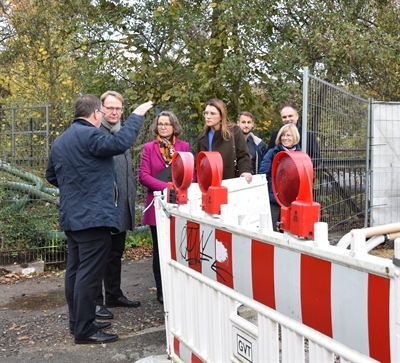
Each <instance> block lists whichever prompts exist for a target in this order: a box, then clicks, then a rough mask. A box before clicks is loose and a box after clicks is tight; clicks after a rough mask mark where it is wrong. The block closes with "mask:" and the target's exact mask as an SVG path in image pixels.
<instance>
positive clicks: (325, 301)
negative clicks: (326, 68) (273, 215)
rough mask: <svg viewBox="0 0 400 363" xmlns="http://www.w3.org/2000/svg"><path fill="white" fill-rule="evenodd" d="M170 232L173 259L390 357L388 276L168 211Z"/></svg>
mask: <svg viewBox="0 0 400 363" xmlns="http://www.w3.org/2000/svg"><path fill="white" fill-rule="evenodd" d="M170 235H171V238H170V243H171V258H172V259H173V260H175V261H177V262H179V263H181V264H183V265H185V266H187V267H190V268H192V269H193V270H195V271H197V272H199V273H202V274H203V275H205V276H207V277H209V278H211V279H212V280H214V281H218V282H219V283H221V284H223V285H225V286H228V287H230V288H232V289H234V290H235V291H237V292H240V293H242V294H243V295H245V296H247V297H250V298H252V299H254V300H256V301H258V302H260V303H262V304H264V305H266V306H268V307H270V308H272V309H274V310H276V311H279V312H280V313H282V314H284V315H286V316H288V317H290V318H292V319H294V320H296V321H298V322H301V323H303V324H305V325H307V326H309V327H311V328H314V329H315V330H317V331H319V332H321V333H323V334H325V335H327V336H328V337H331V338H333V339H335V340H337V341H339V342H341V343H343V344H346V345H348V346H349V347H352V348H353V349H355V350H357V351H359V352H361V353H363V354H365V355H368V356H370V357H372V358H374V359H376V360H378V361H381V362H390V360H391V359H390V331H391V328H392V331H393V329H394V319H390V311H391V310H392V311H394V310H395V308H396V306H394V301H392V304H393V306H391V298H390V296H391V283H392V284H393V279H392V280H391V279H390V278H389V277H383V276H378V275H376V274H373V273H368V272H364V271H360V270H357V269H351V268H349V267H347V266H344V265H342V264H339V263H334V262H332V261H328V260H325V259H321V258H317V257H313V256H311V255H308V254H304V253H301V252H298V251H292V250H289V249H286V248H281V247H278V246H275V245H273V244H269V243H266V242H264V241H257V240H254V239H251V238H249V237H244V236H241V235H237V234H233V233H231V232H228V231H226V230H222V229H218V228H213V227H211V226H209V225H206V224H199V223H195V222H192V221H188V220H185V219H181V218H179V217H171V219H170ZM392 290H393V286H392ZM392 300H393V299H392ZM390 322H392V327H391V324H390Z"/></svg>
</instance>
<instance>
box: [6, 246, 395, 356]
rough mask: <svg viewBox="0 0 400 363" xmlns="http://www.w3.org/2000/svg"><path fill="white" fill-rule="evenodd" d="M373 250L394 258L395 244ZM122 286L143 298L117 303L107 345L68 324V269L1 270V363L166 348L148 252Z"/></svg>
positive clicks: (126, 264)
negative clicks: (76, 333)
mask: <svg viewBox="0 0 400 363" xmlns="http://www.w3.org/2000/svg"><path fill="white" fill-rule="evenodd" d="M371 254H374V255H378V256H380V257H384V258H389V259H391V258H392V256H393V246H392V245H389V246H388V245H384V246H381V247H378V248H376V249H374V250H373V251H371ZM128 258H131V259H129V260H125V261H123V267H122V277H123V280H122V286H121V287H122V290H123V291H124V293H125V295H126V296H127V297H128V298H130V299H135V300H140V301H141V302H142V306H141V307H140V308H136V309H129V308H121V307H118V308H114V309H110V310H111V311H112V312H113V313H114V319H113V320H110V322H111V323H112V327H111V329H109V330H107V331H108V332H112V333H118V335H119V337H120V339H119V340H118V341H117V342H115V343H111V344H107V345H91V346H88V345H76V344H75V343H74V341H73V336H72V335H71V334H70V332H69V329H68V310H67V305H66V302H65V297H64V271H59V272H44V273H43V274H40V275H29V276H22V275H19V274H10V273H7V272H6V271H1V270H0V361H1V362H2V363H3V362H4V363H14V362H15V363H17V362H18V363H21V362H23V363H25V362H32V363H36V362H37V363H41V362H57V363H60V362H61V363H72V362H83V361H93V362H110V361H127V360H128V361H130V362H135V361H136V360H138V359H142V358H146V357H149V356H153V355H162V354H165V351H166V342H165V325H164V312H163V306H162V305H161V304H159V303H158V301H157V300H156V290H155V287H154V278H153V273H152V259H151V257H149V254H148V253H147V254H146V253H145V254H144V255H140V254H139V255H138V254H137V253H135V254H130V255H129V254H128Z"/></svg>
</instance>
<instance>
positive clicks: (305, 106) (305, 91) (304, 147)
mask: <svg viewBox="0 0 400 363" xmlns="http://www.w3.org/2000/svg"><path fill="white" fill-rule="evenodd" d="M307 113H308V67H303V113H302V119H301V122H302V124H303V129H302V131H301V135H300V137H301V149H302V150H303V151H304V152H305V151H306V150H307V129H308V126H307Z"/></svg>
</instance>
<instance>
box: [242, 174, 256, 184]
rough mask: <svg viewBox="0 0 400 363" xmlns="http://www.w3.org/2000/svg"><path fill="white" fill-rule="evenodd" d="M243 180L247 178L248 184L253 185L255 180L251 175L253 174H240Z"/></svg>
mask: <svg viewBox="0 0 400 363" xmlns="http://www.w3.org/2000/svg"><path fill="white" fill-rule="evenodd" d="M240 177H241V178H246V181H247V183H248V184H250V183H251V181H252V180H253V175H251V173H242V174H240Z"/></svg>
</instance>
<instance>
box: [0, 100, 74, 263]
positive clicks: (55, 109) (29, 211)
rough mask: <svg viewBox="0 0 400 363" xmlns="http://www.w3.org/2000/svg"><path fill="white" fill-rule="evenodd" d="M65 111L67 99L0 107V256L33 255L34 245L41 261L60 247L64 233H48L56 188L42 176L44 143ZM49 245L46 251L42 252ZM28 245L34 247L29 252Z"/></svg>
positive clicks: (54, 226) (61, 125)
mask: <svg viewBox="0 0 400 363" xmlns="http://www.w3.org/2000/svg"><path fill="white" fill-rule="evenodd" d="M71 113H72V110H71V107H70V106H69V105H67V104H47V105H33V106H32V105H19V106H15V107H10V108H1V109H0V203H1V209H0V248H1V251H2V256H3V257H4V261H3V262H5V261H6V260H7V258H9V256H11V257H12V258H13V259H14V260H15V261H17V262H18V261H21V260H24V262H30V261H28V260H27V259H30V260H31V261H32V260H36V259H38V258H39V257H38V256H39V254H38V253H39V251H40V250H41V251H43V253H40V255H41V256H43V255H44V256H46V257H45V258H41V259H44V261H45V262H49V263H52V262H57V261H54V259H55V258H56V260H58V259H59V258H61V257H57V255H60V253H59V251H63V250H64V249H65V248H64V246H65V238H63V236H62V235H60V234H56V237H54V235H53V236H52V237H50V233H52V232H54V231H55V232H57V231H58V228H59V225H58V215H59V210H58V204H59V201H58V196H57V191H56V189H55V188H53V187H52V186H50V185H49V184H48V183H47V182H46V180H45V178H44V175H45V169H46V165H47V160H48V155H49V145H50V144H51V142H52V141H53V140H54V139H55V138H56V137H57V136H58V135H59V134H61V132H62V131H63V130H65V128H66V127H67V126H68V124H69V123H70V120H71ZM50 248H51V249H52V251H53V253H52V254H51V255H52V256H50V254H49V253H47V249H50ZM34 250H35V251H36V253H33V252H32V251H34ZM4 251H8V253H5V252H4ZM22 251H23V252H22ZM27 251H31V252H30V253H27ZM56 251H57V252H56ZM64 254H65V253H64V252H63V253H61V255H64ZM53 255H54V256H53ZM7 256H8V257H7ZM62 259H63V257H62Z"/></svg>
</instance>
